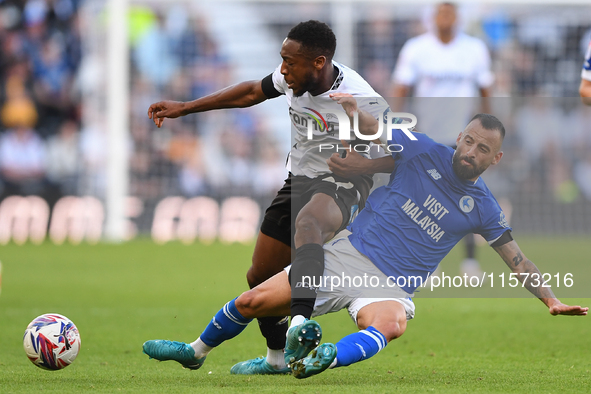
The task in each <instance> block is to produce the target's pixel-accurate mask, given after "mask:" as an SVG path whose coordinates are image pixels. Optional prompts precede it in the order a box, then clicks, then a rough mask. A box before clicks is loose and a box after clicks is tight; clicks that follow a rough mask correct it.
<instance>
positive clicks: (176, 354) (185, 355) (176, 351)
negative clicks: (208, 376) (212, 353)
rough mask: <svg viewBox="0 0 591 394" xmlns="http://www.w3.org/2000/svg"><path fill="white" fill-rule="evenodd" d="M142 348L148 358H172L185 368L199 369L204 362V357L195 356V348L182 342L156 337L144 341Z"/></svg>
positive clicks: (165, 359)
mask: <svg viewBox="0 0 591 394" xmlns="http://www.w3.org/2000/svg"><path fill="white" fill-rule="evenodd" d="M143 349H144V353H146V354H147V355H148V356H150V358H153V359H156V360H158V361H168V360H174V361H177V362H179V363H180V364H181V365H182V366H183V368H187V369H199V368H201V366H202V365H203V363H204V362H205V357H201V358H196V357H195V350H193V348H192V347H191V345H189V344H187V343H184V342H177V341H166V340H159V339H158V340H153V341H147V342H145V343H144V346H143Z"/></svg>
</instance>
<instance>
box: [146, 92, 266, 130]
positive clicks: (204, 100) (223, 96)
mask: <svg viewBox="0 0 591 394" xmlns="http://www.w3.org/2000/svg"><path fill="white" fill-rule="evenodd" d="M266 99H267V96H265V94H264V93H263V89H262V87H261V81H246V82H241V83H239V84H236V85H232V86H229V87H227V88H224V89H222V90H219V91H217V92H215V93H212V94H210V95H207V96H205V97H200V98H198V99H196V100H193V101H187V102H181V101H160V102H157V103H154V104H152V105H150V108H148V118H150V119H152V120H153V121H154V123H155V124H156V126H158V127H161V126H162V122H164V118H178V117H179V116H185V115H188V114H192V113H195V112H204V111H210V110H213V109H222V108H244V107H250V106H252V105H255V104H258V103H261V102H263V101H265V100H266Z"/></svg>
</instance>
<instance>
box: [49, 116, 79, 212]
mask: <svg viewBox="0 0 591 394" xmlns="http://www.w3.org/2000/svg"><path fill="white" fill-rule="evenodd" d="M78 129H79V128H78V125H77V124H76V122H75V121H73V120H66V121H65V122H64V123H62V125H61V127H60V131H59V134H57V135H54V136H51V137H49V140H48V141H47V159H48V160H47V179H48V181H49V182H50V184H51V185H52V186H53V187H54V188H55V189H57V190H54V192H55V195H54V196H53V198H50V200H52V201H50V202H53V201H57V200H58V199H59V197H62V196H66V195H76V194H77V192H78V175H79V169H80V165H81V160H80V154H79V152H80V138H79V133H78Z"/></svg>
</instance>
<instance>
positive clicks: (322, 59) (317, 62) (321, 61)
mask: <svg viewBox="0 0 591 394" xmlns="http://www.w3.org/2000/svg"><path fill="white" fill-rule="evenodd" d="M325 64H326V56H324V55H321V56H318V57H317V58H316V59H314V68H315V69H317V70H322V67H324V65H325Z"/></svg>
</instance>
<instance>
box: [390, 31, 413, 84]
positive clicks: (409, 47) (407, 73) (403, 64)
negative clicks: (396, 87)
mask: <svg viewBox="0 0 591 394" xmlns="http://www.w3.org/2000/svg"><path fill="white" fill-rule="evenodd" d="M413 43H415V40H414V39H411V40H409V41H407V42H406V44H404V46H403V47H402V50H401V51H400V56H398V62H397V63H396V68H395V69H394V72H393V74H392V80H393V81H394V83H398V84H401V85H407V86H412V85H414V84H415V82H416V79H417V70H416V69H415V66H414V59H413V58H414V56H413V53H414V52H415V51H414V50H413Z"/></svg>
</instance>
